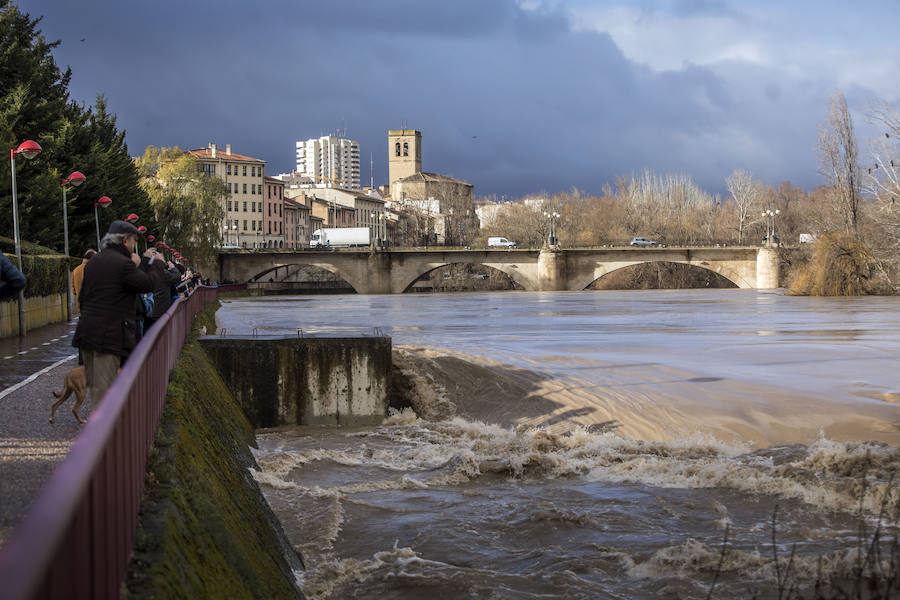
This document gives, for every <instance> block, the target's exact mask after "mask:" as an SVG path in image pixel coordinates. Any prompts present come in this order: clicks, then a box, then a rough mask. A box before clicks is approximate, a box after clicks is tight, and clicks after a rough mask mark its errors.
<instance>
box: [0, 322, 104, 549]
mask: <svg viewBox="0 0 900 600" xmlns="http://www.w3.org/2000/svg"><path fill="white" fill-rule="evenodd" d="M74 331H75V322H72V323H58V324H54V325H48V326H45V327H41V328H39V329H35V330H34V331H30V332H28V334H27V335H26V336H25V337H24V338H22V339H20V338H18V337H13V338H6V339H0V546H2V545H3V543H4V541H5V540H6V539H8V537H9V535H10V534H11V533H12V531H13V529H14V527H15V526H16V525H17V524H18V522H19V521H20V520H21V518H22V517H23V516H24V514H25V512H26V511H27V509H28V507H29V505H30V504H31V502H32V500H33V499H34V498H35V497H36V496H37V494H38V493H39V492H40V489H41V487H42V486H43V484H44V483H45V482H46V481H47V479H48V478H49V477H50V475H51V474H52V472H53V470H54V469H55V468H56V466H57V465H59V463H61V462H62V460H63V459H64V458H65V457H66V455H67V454H68V451H69V448H70V447H71V445H72V443H73V442H74V441H75V438H76V437H77V436H78V434H79V433H80V432H81V428H82V426H81V425H79V424H78V422H77V421H76V420H75V416H74V415H73V414H72V406H73V405H74V395H73V396H72V397H70V398H69V399H68V400H67V401H66V402H65V403H63V405H62V406H60V407H59V409H58V410H57V412H56V423H54V424H51V423H50V422H49V417H50V407H51V405H52V404H53V402H55V398H54V397H53V395H52V392H54V391H56V392H59V391H60V390H61V389H62V385H63V379H64V378H65V375H66V373H68V372H69V370H71V369H72V368H74V367H75V366H76V364H77V352H78V351H77V350H76V349H75V348H73V347H72V334H73V333H74ZM91 408H92V405H91V400H90V398H88V399H87V400H85V402H84V404H82V406H81V408H80V409H79V413H80V414H81V416H82V417H83V418H85V419H86V418H87V417H88V416H89V415H90V414H91Z"/></svg>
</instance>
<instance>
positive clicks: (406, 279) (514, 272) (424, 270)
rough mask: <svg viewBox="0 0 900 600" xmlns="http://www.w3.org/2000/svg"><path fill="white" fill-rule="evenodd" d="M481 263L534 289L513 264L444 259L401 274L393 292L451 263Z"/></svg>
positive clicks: (422, 264) (515, 281) (405, 287)
mask: <svg viewBox="0 0 900 600" xmlns="http://www.w3.org/2000/svg"><path fill="white" fill-rule="evenodd" d="M455 264H456V265H462V264H465V265H481V266H484V267H488V268H490V269H493V270H495V271H499V272H500V273H503V274H504V275H506V276H507V277H509V278H510V279H511V280H512V281H513V283H515V284H516V285H517V286H519V287H520V288H521V289H523V290H533V289H534V286H533V284H532V282H531V281H529V280H528V277H527V275H526V274H524V273H522V272H521V271H519V270H518V269H516V268H514V267H513V266H510V265H506V264H497V263H494V262H488V261H482V260H444V261H439V262H427V263H420V264H418V265H416V268H414V269H412V270H409V271H407V272H405V273H404V274H402V275H401V277H400V278H399V279H398V284H397V285H396V286H394V285H392V286H391V287H392V292H393V293H395V294H404V293H406V292H408V291H409V290H410V288H412V286H413V284H414V283H415V282H416V281H418V280H419V279H421V278H422V277H424V276H425V275H428V274H429V273H431V272H432V271H436V270H437V269H440V268H442V267H446V266H449V265H455Z"/></svg>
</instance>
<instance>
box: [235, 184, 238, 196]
mask: <svg viewBox="0 0 900 600" xmlns="http://www.w3.org/2000/svg"><path fill="white" fill-rule="evenodd" d="M234 193H235V194H237V193H238V187H237V184H234Z"/></svg>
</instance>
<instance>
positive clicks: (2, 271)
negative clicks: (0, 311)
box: [0, 252, 27, 300]
mask: <svg viewBox="0 0 900 600" xmlns="http://www.w3.org/2000/svg"><path fill="white" fill-rule="evenodd" d="M26 283H27V281H26V279H25V276H24V275H22V272H21V271H20V270H18V269H17V268H16V266H15V265H14V264H12V263H11V262H10V261H9V259H8V258H6V256H5V255H4V254H3V252H0V300H6V299H7V298H12V297H13V296H16V295H18V293H19V290H24V289H25V284H26Z"/></svg>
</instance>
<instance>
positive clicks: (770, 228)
mask: <svg viewBox="0 0 900 600" xmlns="http://www.w3.org/2000/svg"><path fill="white" fill-rule="evenodd" d="M780 214H781V211H780V210H778V209H777V208H776V209H775V210H772V209H771V208H767V209H766V210H764V211H763V213H762V216H763V218H764V219H765V220H766V247H771V246H772V242H773V241H774V240H773V238H774V237H775V217H776V216H778V215H780ZM775 245H776V246H777V245H778V242H775Z"/></svg>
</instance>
